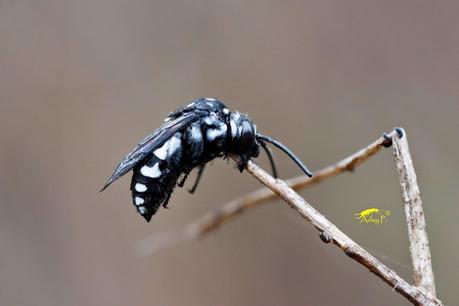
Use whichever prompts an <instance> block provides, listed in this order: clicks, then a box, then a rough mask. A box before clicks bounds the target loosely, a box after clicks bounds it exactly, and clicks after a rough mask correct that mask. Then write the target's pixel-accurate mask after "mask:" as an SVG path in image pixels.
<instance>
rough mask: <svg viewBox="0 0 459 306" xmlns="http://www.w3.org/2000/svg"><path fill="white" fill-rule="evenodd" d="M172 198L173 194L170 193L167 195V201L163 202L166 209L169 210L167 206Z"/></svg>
mask: <svg viewBox="0 0 459 306" xmlns="http://www.w3.org/2000/svg"><path fill="white" fill-rule="evenodd" d="M171 196H172V192H169V193H168V194H167V195H166V199H165V200H164V202H163V207H164V208H169V207H168V206H167V204H169V200H170V199H171Z"/></svg>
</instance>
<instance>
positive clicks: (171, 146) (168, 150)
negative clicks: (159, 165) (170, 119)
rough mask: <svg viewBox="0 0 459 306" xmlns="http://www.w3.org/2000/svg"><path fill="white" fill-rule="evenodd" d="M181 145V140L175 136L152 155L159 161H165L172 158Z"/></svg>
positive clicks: (177, 135) (178, 135)
mask: <svg viewBox="0 0 459 306" xmlns="http://www.w3.org/2000/svg"><path fill="white" fill-rule="evenodd" d="M181 145H182V140H181V139H180V134H175V135H174V137H172V138H171V139H169V140H168V141H166V142H165V143H164V144H163V145H162V146H161V147H160V148H158V149H156V150H155V151H154V152H153V154H155V156H156V157H157V158H159V159H161V160H166V158H167V157H169V156H172V154H174V153H175V151H177V149H178V148H180V146H181Z"/></svg>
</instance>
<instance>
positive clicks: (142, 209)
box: [139, 206, 147, 215]
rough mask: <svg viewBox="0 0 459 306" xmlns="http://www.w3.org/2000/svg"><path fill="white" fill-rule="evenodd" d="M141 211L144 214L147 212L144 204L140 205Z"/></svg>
mask: <svg viewBox="0 0 459 306" xmlns="http://www.w3.org/2000/svg"><path fill="white" fill-rule="evenodd" d="M139 212H140V214H142V215H143V214H145V213H146V212H147V209H146V208H145V207H143V206H140V207H139Z"/></svg>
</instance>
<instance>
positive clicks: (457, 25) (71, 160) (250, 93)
mask: <svg viewBox="0 0 459 306" xmlns="http://www.w3.org/2000/svg"><path fill="white" fill-rule="evenodd" d="M458 15H459V4H458V2H457V1H441V2H440V1H424V0H422V1H414V0H410V1H363V0H362V1H338V0H334V1H324V0H320V1H319V0H315V1H240V0H238V1H205V0H196V1H147V0H134V1H132V0H131V1H121V0H112V1H109V0H96V1H89V0H84V1H62V0H46V1H22V0H0V128H1V133H0V140H1V147H2V149H1V153H0V171H1V175H0V304H1V305H6V306H9V305H11V306H22V305H47V306H54V305H407V304H408V302H407V301H406V300H405V299H404V298H402V297H401V296H400V295H398V294H395V293H393V292H392V291H391V288H389V287H388V286H387V285H386V284H384V283H383V282H382V281H380V280H379V279H377V278H376V277H375V276H373V275H372V274H371V273H369V272H368V271H367V270H366V269H364V268H362V267H361V266H360V265H358V264H356V263H355V262H353V261H351V260H350V259H348V258H347V257H346V256H344V255H343V254H342V252H341V251H339V250H338V249H337V248H335V247H330V246H326V245H325V244H323V243H322V242H321V241H320V239H319V238H318V235H317V232H316V231H315V230H314V229H313V228H312V226H310V225H309V224H308V223H305V222H304V221H303V220H302V219H301V218H300V217H299V216H298V215H297V214H295V213H294V212H293V211H292V210H291V209H288V208H286V206H285V205H284V204H283V203H282V202H280V201H277V202H273V203H271V204H269V205H266V206H264V207H262V208H259V209H257V210H253V211H251V212H249V213H247V214H245V215H244V216H242V217H241V218H239V219H238V220H237V221H235V222H232V223H230V224H228V225H227V226H225V227H223V228H222V229H221V230H219V231H217V232H215V233H213V234H212V235H211V236H210V237H208V238H206V239H204V240H202V241H198V242H192V243H186V244H181V245H178V246H175V247H173V248H170V249H166V250H163V251H161V252H159V253H157V254H155V255H153V256H150V257H147V258H141V257H139V256H138V255H136V253H135V252H134V249H133V246H134V244H135V243H136V242H137V241H139V240H141V239H142V238H144V237H147V236H149V235H151V234H152V233H158V232H160V231H164V230H170V229H174V228H179V227H180V226H182V225H184V224H186V223H188V222H190V221H192V220H194V219H196V218H198V217H199V216H201V215H202V214H204V213H205V212H207V211H209V210H212V209H214V208H216V207H218V206H221V205H223V204H224V203H226V202H227V201H229V200H231V199H233V198H235V197H238V196H240V195H243V194H245V193H247V192H249V191H251V190H254V189H256V188H258V187H259V184H258V183H257V182H256V181H255V180H254V179H253V178H251V177H250V176H248V175H240V174H238V173H237V172H236V171H235V170H234V169H233V166H232V165H230V164H227V163H225V162H224V161H221V160H220V161H216V162H214V163H213V166H212V167H210V168H208V170H207V171H206V173H205V175H204V178H203V181H202V182H201V185H200V186H199V189H198V191H197V193H196V194H195V195H193V196H191V195H189V194H188V193H187V192H186V191H185V190H182V189H178V190H177V191H176V192H175V193H174V196H173V198H172V200H171V203H170V207H171V209H170V210H165V209H161V210H160V211H159V213H158V214H157V215H156V216H155V217H154V218H153V220H152V222H151V223H150V224H147V223H146V222H145V221H144V220H143V218H141V217H140V216H139V215H137V214H136V212H135V209H134V208H133V207H132V204H131V199H130V192H129V182H130V175H127V176H126V177H124V178H123V179H121V180H119V181H118V182H117V183H116V184H114V185H112V186H111V188H110V189H109V190H107V191H106V192H104V193H101V194H98V193H97V190H98V188H99V187H100V186H101V185H102V184H103V183H104V182H105V179H106V178H107V177H108V176H109V175H110V174H111V173H112V171H113V169H114V167H115V166H116V164H117V163H118V161H119V160H120V159H121V158H122V157H123V156H124V155H125V154H126V153H127V152H128V151H129V150H130V149H131V148H132V147H133V146H134V145H135V144H136V143H137V141H138V140H139V139H140V138H142V137H143V136H145V135H146V134H148V133H149V132H150V131H152V130H154V129H155V128H156V127H158V126H159V125H160V124H161V122H162V120H163V118H164V116H165V114H167V113H168V112H169V111H172V110H174V109H175V108H176V107H177V106H179V105H181V104H184V103H186V102H188V101H189V100H191V99H194V98H196V97H200V96H211V97H218V98H220V99H222V100H224V101H225V102H227V104H228V105H229V106H230V107H231V109H233V110H235V109H237V110H240V111H244V112H247V113H248V114H249V115H250V116H251V117H252V118H253V119H254V120H255V121H256V123H257V125H258V127H259V129H260V130H261V131H262V132H263V133H266V134H269V135H272V136H273V137H276V138H278V139H280V140H281V141H282V142H284V143H286V144H288V145H289V146H290V147H291V148H292V149H293V151H295V152H296V153H297V154H298V155H299V156H301V157H302V159H303V160H304V161H305V162H306V163H307V165H308V166H309V167H310V168H312V169H313V170H317V169H319V168H320V167H323V166H325V165H328V164H330V163H332V162H335V161H337V160H338V159H340V158H342V157H345V156H347V155H348V154H350V153H352V152H354V151H356V150H357V149H360V148H361V147H362V146H363V145H366V144H367V143H369V142H371V141H373V140H374V139H376V138H377V137H379V136H380V135H381V133H382V132H384V131H389V130H390V129H391V128H392V127H393V126H398V125H400V126H403V127H405V128H406V130H407V132H408V134H409V141H410V145H411V150H412V153H413V158H414V162H415V166H416V170H417V172H418V173H417V174H418V178H419V182H420V186H421V190H422V193H423V199H424V204H425V212H426V215H427V222H428V227H429V235H430V240H431V246H432V255H433V264H434V271H435V273H436V282H437V291H438V294H439V297H440V298H441V299H442V300H443V301H444V302H445V303H446V304H448V305H458V304H459V294H458V292H457V289H454V288H457V275H458V273H459V265H458V263H457V253H458V251H459V244H458V239H457V233H458V231H459V222H458V216H459V205H458V202H457V199H458V196H459V188H457V183H458V175H457V173H458V170H459V166H458V156H459V144H458V142H457V135H458V132H459V123H458V115H459V103H458V99H459V90H458V81H459V65H458V64H459V62H458V60H459V18H458V17H459V16H458ZM277 158H278V161H279V168H280V169H281V176H282V177H284V178H288V177H291V176H295V175H298V174H299V173H300V171H299V170H298V169H297V168H296V167H294V166H292V164H291V163H290V162H289V161H288V160H287V159H286V158H285V157H284V156H283V155H281V154H279V153H278V154H277ZM259 162H260V163H261V164H262V165H264V166H265V167H266V168H268V165H267V163H266V159H265V158H264V157H263V158H260V160H259ZM190 183H191V182H188V184H190ZM302 195H303V196H304V197H305V198H306V199H307V200H308V201H310V202H311V203H312V204H313V205H314V206H316V207H317V208H318V209H319V210H320V211H321V212H322V213H324V214H325V215H327V217H329V218H330V219H331V220H332V221H333V222H335V223H336V225H338V226H339V227H340V228H341V229H343V230H344V231H345V232H346V233H347V234H348V235H350V236H351V237H352V238H354V239H355V240H356V241H357V242H359V243H361V244H362V245H363V246H364V247H366V248H368V249H369V250H371V251H372V252H374V254H375V255H377V257H378V258H382V259H383V260H384V262H385V263H387V264H388V265H389V266H391V267H392V268H394V269H395V270H397V271H398V272H399V273H400V274H401V275H402V276H403V277H406V278H407V279H409V280H411V270H410V260H409V253H408V241H407V231H406V225H405V223H404V215H403V211H402V206H401V199H400V192H399V187H398V181H397V175H396V170H395V167H394V165H393V162H392V154H391V151H390V150H387V151H386V152H383V153H381V154H379V155H378V156H376V157H375V158H374V159H372V160H371V161H369V162H368V163H366V164H364V165H363V166H362V167H361V168H358V171H356V172H355V173H354V174H345V175H343V176H340V177H338V178H335V179H333V180H330V181H327V182H325V183H323V184H321V185H320V186H317V187H315V188H313V189H309V190H306V191H303V192H302ZM369 207H378V208H381V209H389V210H391V211H392V215H391V216H390V218H389V219H388V223H387V224H384V225H379V226H374V225H364V224H359V223H358V221H357V220H355V219H354V213H356V212H357V211H359V210H362V209H365V208H369Z"/></svg>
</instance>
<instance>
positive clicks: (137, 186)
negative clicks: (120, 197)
mask: <svg viewBox="0 0 459 306" xmlns="http://www.w3.org/2000/svg"><path fill="white" fill-rule="evenodd" d="M134 188H135V191H138V192H145V191H147V186H145V185H144V184H140V183H137V184H135V187H134Z"/></svg>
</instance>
